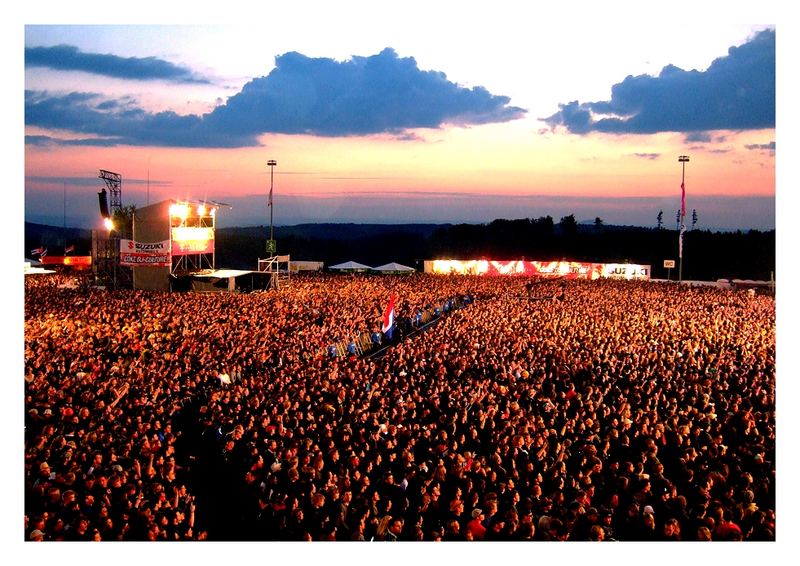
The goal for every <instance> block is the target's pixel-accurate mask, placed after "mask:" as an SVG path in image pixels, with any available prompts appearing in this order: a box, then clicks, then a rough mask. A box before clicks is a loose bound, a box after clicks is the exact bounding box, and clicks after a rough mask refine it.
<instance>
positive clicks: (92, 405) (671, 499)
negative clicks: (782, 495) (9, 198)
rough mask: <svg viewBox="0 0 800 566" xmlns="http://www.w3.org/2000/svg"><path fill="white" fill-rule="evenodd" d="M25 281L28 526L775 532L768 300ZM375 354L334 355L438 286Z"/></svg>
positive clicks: (560, 288)
mask: <svg viewBox="0 0 800 566" xmlns="http://www.w3.org/2000/svg"><path fill="white" fill-rule="evenodd" d="M66 279H67V277H66V276H62V275H48V276H35V277H34V276H29V277H28V278H27V279H26V284H25V411H26V417H25V539H26V540H104V541H107V540H142V541H144V540H312V541H318V540H325V541H331V540H355V541H358V540H365V541H369V540H384V541H394V540H407V541H432V540H444V541H463V540H487V541H488V540H494V541H515V540H534V541H539V540H542V541H547V540H587V541H588V540H592V541H601V540H621V541H629V540H639V541H643V540H647V541H649V540H664V541H695V540H774V538H775V303H774V299H773V297H771V296H762V295H758V296H755V297H753V296H749V295H747V294H746V293H743V292H737V291H730V290H719V289H716V288H710V287H709V288H706V287H702V288H700V287H697V288H692V287H686V286H678V285H675V284H664V283H656V282H627V281H611V280H601V281H579V280H576V281H567V280H559V281H534V280H531V279H529V278H524V277H487V278H483V277H475V276H435V275H426V274H414V275H410V276H369V275H346V276H343V275H324V274H315V275H307V276H298V277H293V279H292V282H291V285H290V286H289V287H287V288H285V289H282V290H280V291H268V292H262V293H252V294H240V293H210V294H197V293H176V294H167V293H154V292H142V291H131V290H117V291H108V290H104V289H97V288H93V287H91V286H90V285H89V284H88V281H83V282H81V283H80V284H79V285H65V282H66ZM467 295H468V296H471V297H473V298H474V299H475V300H474V301H473V302H472V303H471V304H470V305H469V306H467V307H465V308H461V309H458V310H453V311H451V312H448V313H446V314H445V313H444V312H442V316H441V317H440V318H439V320H438V322H437V323H436V324H432V325H430V326H429V327H428V328H427V329H426V330H425V331H424V332H417V333H414V334H412V335H410V336H408V337H407V338H405V339H403V340H397V341H396V343H394V345H393V346H392V347H391V348H389V349H387V350H385V351H384V352H383V353H382V355H380V356H379V357H378V356H374V357H368V356H358V355H347V356H336V357H331V356H328V355H326V345H327V344H329V343H331V342H332V341H335V340H339V339H342V338H344V337H346V336H348V335H351V334H355V333H356V332H374V331H376V330H379V329H380V324H381V320H382V316H383V310H384V309H385V307H386V304H387V302H388V301H389V298H390V297H391V296H395V298H396V299H395V309H396V312H397V317H398V318H399V319H403V318H405V319H413V317H414V315H415V313H416V312H418V311H419V310H420V309H425V308H429V307H430V306H431V305H440V304H441V303H442V301H444V300H446V299H447V298H449V297H459V296H467Z"/></svg>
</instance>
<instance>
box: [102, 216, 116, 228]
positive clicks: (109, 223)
mask: <svg viewBox="0 0 800 566" xmlns="http://www.w3.org/2000/svg"><path fill="white" fill-rule="evenodd" d="M103 224H104V225H105V227H106V230H108V231H111V230H113V229H114V222H112V221H111V219H110V218H104V219H103Z"/></svg>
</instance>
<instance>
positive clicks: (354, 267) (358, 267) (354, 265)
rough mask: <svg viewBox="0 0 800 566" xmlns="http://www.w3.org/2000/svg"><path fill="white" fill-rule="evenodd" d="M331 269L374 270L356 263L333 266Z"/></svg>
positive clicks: (350, 262)
mask: <svg viewBox="0 0 800 566" xmlns="http://www.w3.org/2000/svg"><path fill="white" fill-rule="evenodd" d="M330 269H335V270H336V271H368V270H370V269H372V268H371V267H370V266H368V265H364V264H363V263H358V262H356V261H346V262H344V263H340V264H339V265H332V266H331V267H330Z"/></svg>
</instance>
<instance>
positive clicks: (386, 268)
mask: <svg viewBox="0 0 800 566" xmlns="http://www.w3.org/2000/svg"><path fill="white" fill-rule="evenodd" d="M373 270H374V271H380V272H381V273H413V272H414V271H416V270H415V269H414V268H413V267H408V266H407V265H403V264H400V263H395V262H392V263H387V264H386V265H381V266H379V267H374V268H373Z"/></svg>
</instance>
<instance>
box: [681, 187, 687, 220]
mask: <svg viewBox="0 0 800 566" xmlns="http://www.w3.org/2000/svg"><path fill="white" fill-rule="evenodd" d="M681 216H686V187H685V186H684V184H683V183H682V182H681Z"/></svg>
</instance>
